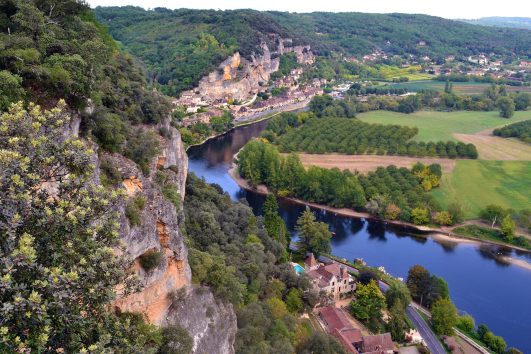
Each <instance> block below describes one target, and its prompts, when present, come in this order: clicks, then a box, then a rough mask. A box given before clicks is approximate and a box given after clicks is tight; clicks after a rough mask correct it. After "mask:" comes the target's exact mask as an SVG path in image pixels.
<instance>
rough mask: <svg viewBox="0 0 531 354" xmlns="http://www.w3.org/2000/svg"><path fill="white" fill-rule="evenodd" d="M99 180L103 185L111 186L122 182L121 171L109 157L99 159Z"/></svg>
mask: <svg viewBox="0 0 531 354" xmlns="http://www.w3.org/2000/svg"><path fill="white" fill-rule="evenodd" d="M100 171H101V173H100V181H101V184H103V185H104V186H105V187H112V186H115V185H117V184H118V183H121V182H122V174H121V172H120V171H119V170H118V169H117V168H116V167H115V166H114V165H113V164H112V162H111V161H110V160H109V159H106V158H102V159H100Z"/></svg>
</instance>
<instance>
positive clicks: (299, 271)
mask: <svg viewBox="0 0 531 354" xmlns="http://www.w3.org/2000/svg"><path fill="white" fill-rule="evenodd" d="M293 268H295V272H296V273H297V274H301V273H304V268H303V267H301V265H300V264H297V263H293Z"/></svg>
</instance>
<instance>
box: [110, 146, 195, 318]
mask: <svg viewBox="0 0 531 354" xmlns="http://www.w3.org/2000/svg"><path fill="white" fill-rule="evenodd" d="M105 158H106V159H108V160H109V161H110V162H111V163H112V164H113V166H115V167H116V168H117V169H118V170H119V172H120V173H121V175H122V176H123V188H124V189H125V190H126V192H127V195H128V196H129V198H130V199H132V198H135V197H138V196H142V197H143V198H144V200H145V204H144V207H143V209H142V210H140V211H139V212H140V220H141V224H140V225H139V226H133V227H132V226H131V225H130V223H129V221H128V219H127V218H126V217H125V215H122V217H121V220H120V237H121V240H122V241H123V244H124V246H125V254H124V256H125V258H126V259H127V260H128V261H129V262H130V264H131V266H130V271H133V272H135V273H136V275H137V276H138V279H139V280H140V283H141V286H142V290H141V291H139V292H136V293H133V294H131V295H128V296H125V297H120V298H118V300H117V301H116V302H115V304H114V306H115V308H116V309H117V310H118V311H121V312H141V313H144V314H145V315H146V317H147V319H148V320H149V321H150V322H152V323H157V324H159V323H161V322H162V321H163V320H164V318H165V316H166V315H167V312H168V309H169V307H170V305H171V296H170V294H172V293H173V292H174V291H176V290H178V289H180V288H182V287H184V286H188V285H190V284H191V271H190V267H189V265H188V260H187V257H188V253H187V249H186V247H185V246H184V240H183V237H182V235H181V233H180V231H179V225H178V211H177V210H176V209H175V206H174V205H173V204H172V203H171V202H170V201H168V200H167V199H166V198H165V197H164V196H163V195H162V193H161V192H160V188H159V186H157V185H156V184H155V183H154V181H153V179H152V178H151V176H147V177H146V176H144V175H143V174H142V172H141V171H140V170H139V169H138V168H137V166H136V164H135V163H134V162H132V161H130V160H128V159H126V158H125V157H123V156H121V155H117V154H113V155H108V156H105ZM183 165H186V163H182V164H181V168H183V167H184V166H183ZM153 167H155V166H153ZM168 174H170V175H172V174H173V175H175V174H176V173H175V172H173V171H168ZM174 178H175V179H177V178H178V177H177V176H174ZM182 195H184V194H182ZM153 251H158V252H162V253H163V255H164V257H163V259H162V261H161V262H160V263H159V265H158V266H157V267H155V268H154V269H152V270H150V271H148V272H147V271H145V270H144V269H143V268H142V267H141V266H140V263H139V261H140V258H141V257H142V256H143V255H145V254H146V253H148V252H153Z"/></svg>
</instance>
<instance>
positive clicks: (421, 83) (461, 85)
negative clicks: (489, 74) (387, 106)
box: [391, 76, 531, 95]
mask: <svg viewBox="0 0 531 354" xmlns="http://www.w3.org/2000/svg"><path fill="white" fill-rule="evenodd" d="M410 81H414V82H404V83H397V84H391V85H392V86H393V87H397V88H406V89H408V90H409V91H411V92H417V91H419V90H424V89H429V90H436V91H439V92H444V86H445V84H446V83H445V82H444V81H435V80H426V77H424V78H422V77H421V76H419V77H417V78H416V79H411V78H410ZM490 85H491V84H489V83H484V82H453V91H454V92H455V93H457V94H462V95H479V94H482V93H483V91H485V89H486V88H487V87H489V86H490ZM506 88H507V91H508V92H516V91H521V92H531V87H529V86H506Z"/></svg>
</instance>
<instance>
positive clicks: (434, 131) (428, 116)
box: [358, 111, 531, 141]
mask: <svg viewBox="0 0 531 354" xmlns="http://www.w3.org/2000/svg"><path fill="white" fill-rule="evenodd" d="M358 118H359V119H360V120H362V121H364V122H367V123H380V124H399V125H407V126H410V127H418V128H419V133H418V134H417V135H416V136H415V137H414V138H413V139H414V140H416V141H439V140H443V141H447V140H453V141H457V140H456V139H455V137H454V136H452V133H461V134H475V133H477V132H480V131H482V130H485V129H490V128H496V127H500V126H503V125H506V124H511V123H515V122H519V121H522V120H526V119H531V111H518V112H515V114H514V116H513V117H512V118H510V119H505V118H501V117H500V115H499V113H498V112H495V111H493V112H476V111H474V112H472V111H458V112H435V111H419V112H415V113H411V114H404V113H398V112H390V111H371V112H366V113H361V114H359V115H358Z"/></svg>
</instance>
